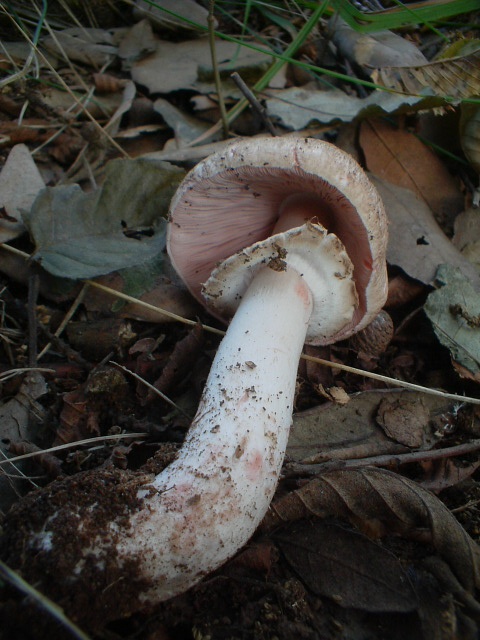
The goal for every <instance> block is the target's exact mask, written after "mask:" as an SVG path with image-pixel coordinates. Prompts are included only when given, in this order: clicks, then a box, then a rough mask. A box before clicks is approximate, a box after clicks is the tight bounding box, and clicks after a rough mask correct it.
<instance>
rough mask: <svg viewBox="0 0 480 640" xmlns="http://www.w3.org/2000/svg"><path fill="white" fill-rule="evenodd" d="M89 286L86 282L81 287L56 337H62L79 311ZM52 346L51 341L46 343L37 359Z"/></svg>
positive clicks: (54, 335)
mask: <svg viewBox="0 0 480 640" xmlns="http://www.w3.org/2000/svg"><path fill="white" fill-rule="evenodd" d="M88 287H89V285H88V282H86V283H85V284H84V285H83V287H82V288H81V290H80V293H79V294H78V296H77V297H76V298H75V300H74V301H73V304H72V305H71V306H70V309H69V310H68V311H67V313H66V315H65V317H64V318H63V320H62V322H61V323H60V326H59V327H58V329H57V330H56V331H55V333H54V334H53V337H55V338H59V337H60V335H61V334H62V332H63V330H64V329H65V327H66V326H67V324H68V323H69V322H70V320H71V319H72V317H73V315H74V314H75V312H76V311H77V309H78V307H79V306H80V305H81V304H82V302H83V299H84V298H85V294H86V293H87V291H88ZM51 346H52V343H51V342H49V343H48V344H46V345H45V346H44V347H43V349H42V350H41V351H40V353H39V354H38V358H37V359H38V360H40V358H42V357H43V356H44V355H45V354H46V353H47V351H48V350H49V349H50V347H51Z"/></svg>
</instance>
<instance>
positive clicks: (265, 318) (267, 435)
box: [121, 267, 312, 601]
mask: <svg viewBox="0 0 480 640" xmlns="http://www.w3.org/2000/svg"><path fill="white" fill-rule="evenodd" d="M311 310H312V296H311V293H310V290H309V288H308V286H307V285H306V283H305V282H304V280H303V278H302V277H301V276H300V275H299V274H298V273H297V271H296V270H295V269H293V268H290V267H287V269H286V270H284V271H274V270H273V269H271V268H269V267H264V268H263V269H261V270H260V271H259V272H258V273H257V275H256V276H255V278H254V279H253V281H252V283H251V284H250V286H249V288H248V290H247V292H246V294H245V296H244V298H243V300H242V302H241V304H240V307H239V308H238V310H237V312H236V314H235V316H234V318H233V320H232V322H231V324H230V326H229V328H228V331H227V333H226V336H225V337H224V338H223V340H222V342H221V344H220V346H219V348H218V351H217V354H216V356H215V359H214V362H213V365H212V368H211V371H210V374H209V376H208V380H207V382H206V385H205V389H204V392H203V396H202V400H201V402H200V406H199V409H198V411H197V414H196V416H195V418H194V420H193V423H192V426H191V427H190V430H189V432H188V434H187V437H186V440H185V443H184V445H183V447H182V449H181V451H180V454H179V456H178V458H177V459H176V460H175V461H174V462H173V463H172V464H171V465H170V466H169V467H168V468H167V469H165V471H163V472H162V473H161V474H159V475H158V476H157V478H156V480H155V481H154V483H153V485H154V487H155V489H156V492H155V495H149V497H148V498H147V499H148V505H149V508H148V510H142V511H140V512H139V513H138V514H137V516H135V517H134V519H133V521H132V530H133V533H132V534H131V537H126V538H124V541H123V542H122V545H121V546H123V547H124V549H123V552H124V553H125V554H126V555H127V556H130V555H137V554H138V553H139V551H140V554H141V557H142V558H143V561H142V563H143V564H144V566H145V571H146V572H148V573H150V576H149V577H150V578H153V580H154V584H155V586H154V587H153V593H149V594H148V596H147V600H150V601H155V600H164V599H166V598H169V597H171V596H174V595H176V594H178V593H180V592H182V591H184V590H186V589H187V588H189V587H190V586H192V585H193V584H195V583H196V582H198V580H200V578H202V577H203V576H204V575H206V574H207V573H208V572H210V571H212V570H213V569H215V568H216V567H218V566H220V565H221V564H222V563H223V562H224V561H225V560H227V559H228V558H229V557H231V556H232V555H233V554H234V553H235V552H236V551H237V550H238V549H239V548H240V547H241V546H242V545H244V544H245V542H247V540H248V539H249V538H250V537H251V535H252V534H253V533H254V531H255V529H256V528H257V526H258V524H259V523H260V521H261V520H262V518H263V516H264V515H265V513H266V511H267V509H268V505H269V504H270V501H271V499H272V497H273V493H274V491H275V488H276V486H277V481H278V477H279V474H280V469H281V466H282V462H283V458H284V454H285V449H286V445H287V440H288V433H289V429H290V425H291V421H292V411H293V401H294V394H295V383H296V373H297V366H296V363H298V361H299V358H300V354H301V350H302V347H303V344H304V341H305V334H306V331H307V325H308V320H309V318H310V314H311ZM152 539H155V545H153V548H152Z"/></svg>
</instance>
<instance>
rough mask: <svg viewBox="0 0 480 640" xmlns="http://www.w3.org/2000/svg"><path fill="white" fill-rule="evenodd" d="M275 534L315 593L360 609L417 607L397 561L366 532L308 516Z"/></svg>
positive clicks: (410, 609)
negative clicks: (307, 519)
mask: <svg viewBox="0 0 480 640" xmlns="http://www.w3.org/2000/svg"><path fill="white" fill-rule="evenodd" d="M274 539H275V540H277V541H278V544H279V546H280V549H281V550H282V552H283V553H284V555H285V557H286V558H287V561H288V563H289V564H290V566H291V567H292V568H293V569H294V570H295V572H296V573H297V574H298V576H299V577H300V578H301V579H302V581H303V582H304V583H305V584H306V585H307V586H308V587H309V588H310V589H311V591H313V593H315V594H316V595H322V596H327V597H329V598H332V599H333V600H334V601H335V602H336V603H337V604H339V605H341V606H342V607H349V608H354V609H360V610H362V611H372V612H384V611H385V612H386V611H388V612H394V611H396V612H400V611H402V612H405V611H412V610H414V609H415V608H416V606H417V598H416V596H415V591H414V589H413V586H412V584H411V582H410V580H409V578H408V576H407V573H406V571H405V570H404V569H403V567H402V566H401V564H400V562H399V560H398V559H397V558H396V557H395V556H394V555H393V554H392V553H391V552H390V551H388V550H387V549H384V548H383V547H381V546H380V545H379V544H377V543H375V542H373V541H372V540H369V539H368V538H367V537H366V536H364V535H361V534H359V533H357V532H355V531H351V530H348V529H346V528H345V527H341V526H339V525H336V524H326V523H324V522H321V521H313V522H309V521H304V522H300V523H299V524H296V525H294V526H292V527H288V528H287V530H286V531H282V533H281V534H276V535H275V536H274Z"/></svg>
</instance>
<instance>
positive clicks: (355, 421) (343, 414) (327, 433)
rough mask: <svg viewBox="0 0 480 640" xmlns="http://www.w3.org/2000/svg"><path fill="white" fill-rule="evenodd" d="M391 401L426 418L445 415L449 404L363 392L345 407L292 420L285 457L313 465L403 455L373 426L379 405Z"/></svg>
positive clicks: (428, 442) (408, 394) (428, 443)
mask: <svg viewBox="0 0 480 640" xmlns="http://www.w3.org/2000/svg"><path fill="white" fill-rule="evenodd" d="M386 398H391V401H392V402H393V403H395V402H398V403H400V404H402V403H408V404H409V405H410V407H411V408H412V411H414V409H413V407H416V406H418V407H419V408H418V411H419V412H420V411H424V410H425V408H426V409H427V411H428V412H429V414H430V416H433V415H434V414H438V413H443V412H444V411H448V408H449V406H450V405H449V403H448V401H445V399H443V398H440V397H437V396H425V395H424V394H420V393H416V392H412V391H406V390H399V389H396V390H377V391H365V392H362V393H357V394H354V395H352V396H350V402H349V403H348V404H347V405H344V406H340V405H338V404H336V403H329V404H323V405H321V406H319V407H315V408H313V409H308V410H307V411H302V412H301V413H297V414H295V415H294V418H293V428H292V430H291V432H290V437H289V441H288V448H287V454H288V456H289V458H290V459H291V460H293V461H295V462H301V463H302V464H317V463H320V462H325V461H327V460H336V459H341V460H347V459H348V460H351V459H358V458H365V457H368V456H375V455H384V454H388V453H406V452H408V451H409V450H408V449H407V448H406V446H405V445H401V444H399V443H398V442H395V441H393V440H392V439H391V438H389V437H387V436H386V435H385V433H384V431H383V430H382V429H381V428H380V427H379V426H378V424H377V413H378V410H379V407H380V406H381V403H382V402H384V401H385V399H386ZM434 443H435V439H434V438H433V437H430V438H428V437H427V436H426V434H425V437H424V440H423V445H422V448H423V449H425V450H428V449H430V448H431V447H432V446H433V445H434Z"/></svg>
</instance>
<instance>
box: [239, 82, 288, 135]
mask: <svg viewBox="0 0 480 640" xmlns="http://www.w3.org/2000/svg"><path fill="white" fill-rule="evenodd" d="M230 77H231V79H232V80H233V81H234V82H235V84H236V85H237V87H238V88H239V89H240V91H241V92H242V93H243V95H244V96H245V98H246V99H247V100H248V101H249V103H250V106H251V107H252V109H253V110H254V111H255V113H256V114H257V115H258V117H259V118H260V119H261V120H262V122H263V124H264V125H265V126H266V128H267V129H268V131H269V133H271V134H272V136H276V135H277V132H276V131H275V127H274V126H273V124H272V121H271V120H270V118H269V117H268V115H267V110H266V109H265V107H263V106H262V105H261V103H260V102H259V101H258V100H257V98H256V97H255V96H254V95H253V93H252V92H251V91H250V89H249V88H248V87H247V85H246V84H245V82H244V81H243V79H242V77H241V75H240V74H239V73H237V72H236V71H234V72H233V73H232V74H231V75H230Z"/></svg>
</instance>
